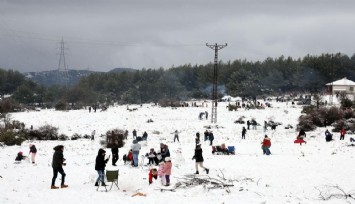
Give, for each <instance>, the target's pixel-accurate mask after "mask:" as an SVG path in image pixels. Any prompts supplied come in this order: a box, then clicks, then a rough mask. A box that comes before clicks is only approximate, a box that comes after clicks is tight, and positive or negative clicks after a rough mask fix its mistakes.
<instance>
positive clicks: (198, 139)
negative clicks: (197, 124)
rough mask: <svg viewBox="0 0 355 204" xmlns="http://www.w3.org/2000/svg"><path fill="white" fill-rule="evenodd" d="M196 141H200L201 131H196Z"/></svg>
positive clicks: (197, 142)
mask: <svg viewBox="0 0 355 204" xmlns="http://www.w3.org/2000/svg"><path fill="white" fill-rule="evenodd" d="M195 143H196V145H197V144H199V143H200V133H199V132H196V138H195Z"/></svg>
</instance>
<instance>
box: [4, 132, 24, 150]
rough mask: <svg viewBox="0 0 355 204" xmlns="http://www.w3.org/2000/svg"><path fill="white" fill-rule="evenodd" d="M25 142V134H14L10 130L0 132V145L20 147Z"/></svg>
mask: <svg viewBox="0 0 355 204" xmlns="http://www.w3.org/2000/svg"><path fill="white" fill-rule="evenodd" d="M23 141H25V134H24V133H23V132H21V131H19V132H14V131H13V130H11V129H8V130H3V131H2V132H0V143H4V144H5V145H8V146H11V145H21V144H22V142H23Z"/></svg>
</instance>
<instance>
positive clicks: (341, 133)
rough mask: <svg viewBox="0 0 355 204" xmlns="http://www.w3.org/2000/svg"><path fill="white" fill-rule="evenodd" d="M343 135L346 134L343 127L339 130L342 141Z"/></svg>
mask: <svg viewBox="0 0 355 204" xmlns="http://www.w3.org/2000/svg"><path fill="white" fill-rule="evenodd" d="M345 133H346V131H345V129H344V127H342V128H341V130H340V140H344V137H345Z"/></svg>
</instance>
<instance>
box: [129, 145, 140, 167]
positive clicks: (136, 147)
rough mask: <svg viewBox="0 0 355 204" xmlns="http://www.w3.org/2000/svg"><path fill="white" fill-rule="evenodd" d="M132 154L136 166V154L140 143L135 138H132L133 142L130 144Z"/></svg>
mask: <svg viewBox="0 0 355 204" xmlns="http://www.w3.org/2000/svg"><path fill="white" fill-rule="evenodd" d="M131 149H132V154H133V164H134V166H135V167H137V166H138V156H139V151H140V150H141V145H140V144H139V143H138V142H137V140H133V144H132V146H131Z"/></svg>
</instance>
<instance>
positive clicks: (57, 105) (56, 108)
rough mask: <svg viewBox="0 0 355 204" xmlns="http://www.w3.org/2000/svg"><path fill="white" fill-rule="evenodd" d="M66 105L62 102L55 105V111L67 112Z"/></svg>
mask: <svg viewBox="0 0 355 204" xmlns="http://www.w3.org/2000/svg"><path fill="white" fill-rule="evenodd" d="M67 108H68V105H67V103H66V102H64V101H59V102H58V103H57V104H55V110H67Z"/></svg>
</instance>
